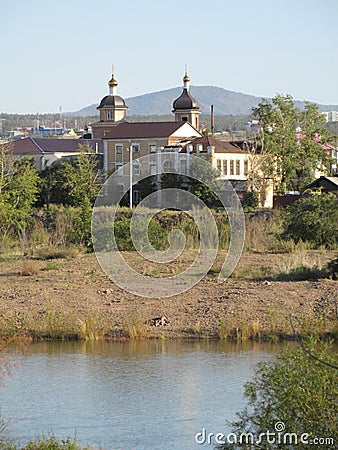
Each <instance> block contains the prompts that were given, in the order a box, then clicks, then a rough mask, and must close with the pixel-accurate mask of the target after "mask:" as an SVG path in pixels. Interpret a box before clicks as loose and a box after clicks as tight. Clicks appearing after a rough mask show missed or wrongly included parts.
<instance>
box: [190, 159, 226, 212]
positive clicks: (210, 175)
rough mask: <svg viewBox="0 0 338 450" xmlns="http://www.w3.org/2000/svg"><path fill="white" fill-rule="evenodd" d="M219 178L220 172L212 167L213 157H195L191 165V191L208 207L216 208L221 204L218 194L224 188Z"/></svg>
mask: <svg viewBox="0 0 338 450" xmlns="http://www.w3.org/2000/svg"><path fill="white" fill-rule="evenodd" d="M205 161H207V162H208V163H206V162H205ZM219 176H220V172H219V171H218V170H217V169H213V168H212V167H211V155H207V156H206V157H195V158H194V159H193V161H192V162H191V164H190V170H189V182H188V185H189V191H190V192H191V193H192V194H194V195H196V197H198V198H199V199H200V200H202V201H203V202H204V203H205V204H206V205H207V206H215V205H216V204H217V203H218V202H219V199H218V197H217V195H216V193H217V192H219V191H220V190H221V188H222V183H221V181H220V180H219Z"/></svg>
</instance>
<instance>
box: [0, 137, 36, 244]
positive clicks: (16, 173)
mask: <svg viewBox="0 0 338 450" xmlns="http://www.w3.org/2000/svg"><path fill="white" fill-rule="evenodd" d="M39 183H40V180H39V175H38V173H37V171H36V169H35V168H34V163H33V159H32V158H20V159H17V160H15V159H14V158H13V154H12V153H11V144H2V145H1V146H0V229H1V232H2V234H3V235H6V234H8V233H9V232H10V231H12V232H14V233H15V234H16V235H18V236H19V237H22V236H23V235H24V234H25V232H26V230H27V227H28V226H29V225H30V223H31V222H32V220H33V217H32V207H33V206H34V204H35V202H36V199H37V196H38V192H39Z"/></svg>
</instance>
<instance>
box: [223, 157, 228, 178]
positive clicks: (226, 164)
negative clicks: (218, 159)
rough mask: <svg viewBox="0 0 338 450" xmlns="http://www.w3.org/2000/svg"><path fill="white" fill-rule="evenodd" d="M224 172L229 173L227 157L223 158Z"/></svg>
mask: <svg viewBox="0 0 338 450" xmlns="http://www.w3.org/2000/svg"><path fill="white" fill-rule="evenodd" d="M223 173H224V175H228V161H227V160H226V159H223Z"/></svg>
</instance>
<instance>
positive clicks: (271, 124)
mask: <svg viewBox="0 0 338 450" xmlns="http://www.w3.org/2000/svg"><path fill="white" fill-rule="evenodd" d="M253 115H254V117H255V118H257V119H258V120H259V123H260V127H261V132H262V155H264V156H267V158H266V161H265V167H264V172H265V174H266V176H268V177H272V178H273V179H274V182H275V188H276V191H277V193H284V192H285V191H286V190H295V189H297V190H299V189H300V188H301V187H303V186H304V185H305V184H306V183H308V182H309V181H310V180H311V179H313V176H314V173H315V170H316V169H322V170H324V169H325V164H327V161H326V157H325V154H324V152H323V150H322V147H321V144H322V142H325V141H326V140H327V139H328V132H327V130H326V129H324V126H323V125H324V123H325V118H324V116H323V115H322V114H321V113H320V112H319V110H318V106H317V105H314V104H310V103H309V102H306V103H305V109H304V110H300V109H299V108H297V107H296V106H295V104H294V101H293V98H292V97H291V96H290V95H280V94H278V95H276V96H275V97H274V98H273V99H272V101H271V102H270V101H268V100H266V99H263V100H262V101H261V102H260V103H259V104H258V106H257V108H254V109H253Z"/></svg>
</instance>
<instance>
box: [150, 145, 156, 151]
mask: <svg viewBox="0 0 338 450" xmlns="http://www.w3.org/2000/svg"><path fill="white" fill-rule="evenodd" d="M149 153H156V144H149Z"/></svg>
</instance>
